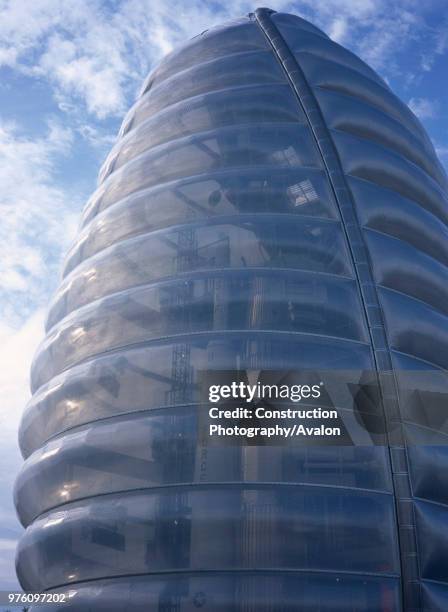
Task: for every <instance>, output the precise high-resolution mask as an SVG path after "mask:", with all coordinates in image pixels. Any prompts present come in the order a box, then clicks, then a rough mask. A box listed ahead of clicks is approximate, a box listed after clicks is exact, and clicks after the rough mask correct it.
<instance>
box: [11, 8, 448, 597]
mask: <svg viewBox="0 0 448 612" xmlns="http://www.w3.org/2000/svg"><path fill="white" fill-rule="evenodd" d="M268 5H269V6H270V7H271V8H274V9H276V10H281V11H285V12H293V13H296V14H298V15H300V16H302V17H305V18H306V19H309V20H311V21H313V22H314V23H315V24H316V25H318V26H319V27H321V28H322V29H324V30H325V31H326V32H327V33H328V34H330V36H331V37H332V38H333V39H335V40H337V41H338V42H340V43H342V44H343V45H345V46H347V47H348V48H350V49H351V50H353V51H354V52H355V53H357V54H358V55H360V56H361V57H362V58H363V59H364V60H365V61H367V62H368V63H369V64H371V65H372V66H373V67H374V68H375V69H376V70H377V71H378V72H379V73H380V74H381V75H382V76H383V77H384V78H385V79H386V80H387V81H388V83H389V84H390V86H391V87H392V89H393V90H394V91H395V92H396V93H397V94H398V95H399V96H400V97H401V98H402V99H403V100H404V101H405V102H407V103H408V104H409V106H410V107H411V108H412V110H413V111H414V112H415V113H416V115H417V116H418V117H420V119H421V121H422V122H423V124H424V125H425V127H426V128H427V130H428V132H429V134H430V136H431V137H432V139H433V142H434V144H435V146H436V149H437V151H438V153H439V156H440V158H441V160H442V162H443V163H444V164H445V166H447V165H448V78H447V73H448V4H447V2H446V0H297V1H295V2H286V1H282V0H278V1H274V0H273V1H272V2H271V3H270V4H268ZM256 6H257V5H256V4H253V3H251V2H246V1H245V0H224V1H223V2H220V1H219V0H208V1H207V0H183V1H182V0H172V1H171V2H169V3H168V2H166V0H122V1H120V0H103V1H100V0H60V1H58V0H33V1H32V2H30V1H29V0H11V1H8V0H7V1H5V0H0V15H1V18H0V202H1V211H2V215H1V224H0V366H1V367H0V397H1V404H0V419H1V428H0V443H1V449H2V450H1V457H0V588H4V589H7V588H13V587H15V586H16V582H15V576H14V567H13V558H14V548H15V544H16V540H17V537H18V536H19V535H20V528H19V526H18V523H17V521H16V519H15V514H14V510H13V505H12V501H11V495H12V482H13V479H14V474H15V473H16V472H17V469H18V467H19V465H20V463H21V460H20V456H19V452H18V450H17V444H16V431H17V426H18V422H19V419H20V414H21V412H22V409H23V406H24V405H25V403H26V401H27V398H28V395H29V393H28V371H29V366H30V360H31V358H32V354H33V352H34V350H35V347H36V345H37V344H38V342H39V341H40V339H41V337H42V334H43V331H42V328H43V318H44V312H45V307H46V305H47V303H48V301H49V298H50V296H51V294H52V292H53V291H54V289H55V286H56V283H57V282H58V274H59V271H60V268H61V260H62V257H63V254H64V252H65V251H66V250H67V248H68V246H69V244H70V242H71V240H72V239H73V237H74V234H75V232H76V227H77V223H78V218H79V215H80V211H81V209H82V207H83V204H84V203H85V201H86V200H87V197H88V195H89V194H90V193H91V192H92V191H93V189H94V187H95V182H96V173H97V171H98V168H99V166H100V164H101V162H102V160H103V159H104V157H105V155H106V153H107V151H108V150H109V148H110V147H111V144H112V143H113V141H114V138H115V134H116V133H117V131H118V128H119V125H120V121H121V119H122V117H123V115H124V113H125V111H126V109H127V108H128V107H129V106H130V105H131V103H132V101H133V99H134V97H135V95H136V92H137V91H138V89H139V87H140V85H141V82H142V80H143V78H144V77H145V75H146V74H147V72H148V71H149V70H150V69H151V67H152V66H153V65H154V64H155V63H156V62H157V60H158V59H159V58H160V57H161V56H162V55H164V54H165V53H167V52H168V51H170V49H172V47H173V46H175V45H176V44H177V43H178V42H180V41H183V40H184V39H186V38H190V37H191V36H193V35H195V34H197V33H199V32H201V31H202V30H204V29H206V28H207V27H208V26H210V25H213V24H215V23H217V22H220V21H223V20H225V19H228V18H231V17H235V16H238V15H241V14H245V13H248V12H250V11H252V10H254V9H255V8H256ZM168 7H169V8H168ZM1 580H3V582H1Z"/></svg>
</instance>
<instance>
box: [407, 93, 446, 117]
mask: <svg viewBox="0 0 448 612" xmlns="http://www.w3.org/2000/svg"><path fill="white" fill-rule="evenodd" d="M408 106H409V108H410V109H411V111H412V112H413V113H414V114H415V115H417V117H418V118H419V119H435V118H436V117H437V113H438V108H439V105H438V103H437V101H435V100H429V99H428V98H411V99H410V100H409V102H408Z"/></svg>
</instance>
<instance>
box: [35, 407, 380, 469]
mask: <svg viewBox="0 0 448 612" xmlns="http://www.w3.org/2000/svg"><path fill="white" fill-rule="evenodd" d="M205 405H206V404H204V403H203V402H200V401H198V402H183V403H181V404H169V405H166V406H161V405H159V406H154V407H153V408H139V409H138V410H131V411H128V412H116V413H114V414H111V415H108V416H103V417H100V418H97V419H93V420H91V421H85V422H83V423H78V424H77V425H73V426H72V427H67V428H65V429H61V430H60V431H57V432H55V433H53V434H52V435H51V436H49V437H48V438H45V439H43V440H42V441H41V442H40V443H39V444H38V445H37V446H36V447H35V448H34V450H32V451H31V452H30V453H28V454H27V455H25V457H24V458H25V461H28V459H29V458H30V457H31V456H32V455H34V453H35V452H36V451H38V450H39V449H40V448H42V446H44V445H45V444H48V443H49V442H55V441H56V440H58V439H59V438H63V437H64V436H66V435H67V434H68V435H71V434H76V433H79V432H82V431H83V430H84V429H88V428H89V427H90V426H95V425H96V424H97V423H99V424H100V426H101V424H102V423H104V422H108V421H120V420H127V421H133V420H138V419H139V418H141V417H142V416H143V417H144V416H145V415H146V416H152V413H153V412H156V413H160V412H162V413H163V412H164V411H174V410H188V409H190V408H195V407H198V406H200V407H203V406H205ZM333 408H334V409H335V410H338V411H340V412H344V413H345V412H347V413H349V414H353V410H352V409H350V408H344V407H341V406H338V405H337V404H336V405H334V406H333ZM359 412H360V414H362V415H370V413H369V412H367V411H365V410H361V411H359ZM36 416H39V415H36ZM155 416H156V418H157V416H158V415H155ZM356 446H362V447H365V446H368V447H372V446H384V445H383V444H373V443H372V444H357V445H356Z"/></svg>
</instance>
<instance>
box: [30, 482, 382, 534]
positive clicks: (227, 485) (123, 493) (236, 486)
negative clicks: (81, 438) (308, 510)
mask: <svg viewBox="0 0 448 612" xmlns="http://www.w3.org/2000/svg"><path fill="white" fill-rule="evenodd" d="M307 487H309V488H311V489H324V490H328V489H330V490H336V491H351V492H354V493H358V492H359V493H360V494H361V497H363V496H364V494H365V493H369V494H371V493H374V494H375V495H378V496H386V497H391V498H392V497H393V493H392V492H391V491H381V490H379V489H365V488H358V487H350V486H344V485H329V484H320V483H308V482H279V481H276V480H274V481H263V482H260V481H247V480H246V481H244V480H236V481H234V480H226V481H219V480H218V481H210V482H209V481H201V482H173V483H168V484H164V485H155V486H149V487H135V488H133V489H118V490H117V491H104V492H102V493H96V494H95V495H84V496H83V497H78V498H77V499H71V500H68V501H66V502H63V503H61V504H58V505H56V506H50V507H49V508H47V509H46V510H43V511H42V512H40V513H39V514H36V515H35V516H34V518H32V519H31V521H30V522H29V523H28V525H32V524H33V523H35V522H36V520H42V519H41V517H43V516H45V515H47V514H49V515H51V514H52V513H53V512H54V511H58V512H59V511H61V512H64V511H67V509H66V506H74V505H76V504H78V503H80V502H83V501H86V500H95V499H100V498H104V497H113V496H114V495H116V496H120V497H121V498H127V497H132V495H134V494H135V495H140V494H142V493H145V492H149V493H150V495H153V494H154V495H157V492H159V491H160V492H164V491H169V490H172V489H180V490H181V491H182V490H185V489H187V490H191V491H201V490H205V491H207V490H209V489H211V490H214V489H216V488H218V489H223V488H224V489H233V490H241V491H244V490H250V491H253V490H258V489H269V490H270V489H273V488H275V490H276V491H278V490H279V489H285V490H287V489H294V488H296V489H298V490H299V489H306V488H307ZM183 492H184V491H183ZM28 525H27V526H28Z"/></svg>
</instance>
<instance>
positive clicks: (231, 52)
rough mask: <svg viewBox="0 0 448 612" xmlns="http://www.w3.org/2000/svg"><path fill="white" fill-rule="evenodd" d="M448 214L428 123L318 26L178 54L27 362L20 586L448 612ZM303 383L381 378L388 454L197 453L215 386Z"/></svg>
mask: <svg viewBox="0 0 448 612" xmlns="http://www.w3.org/2000/svg"><path fill="white" fill-rule="evenodd" d="M447 221H448V205H447V178H446V175H445V173H444V171H443V169H442V167H441V165H440V163H439V162H438V160H437V158H436V155H435V153H434V149H433V147H432V145H431V143H430V141H429V138H428V136H427V135H426V133H425V132H424V130H423V128H422V126H421V125H420V123H419V121H418V120H417V119H416V118H415V116H414V115H413V114H412V113H411V111H410V110H409V108H408V107H407V106H406V105H405V104H403V103H402V102H400V100H398V99H397V97H396V96H395V95H394V94H393V93H392V92H391V90H390V89H389V87H388V86H387V85H386V83H385V82H384V81H383V80H382V79H381V78H380V77H379V76H378V75H377V74H376V73H375V72H374V71H373V70H372V69H371V68H369V67H368V66H367V65H366V64H365V63H364V62H362V61H361V60H360V59H359V58H358V57H356V56H355V55H353V54H352V53H350V52H349V51H347V50H346V49H344V48H343V47H341V46H340V45H338V44H336V43H334V42H332V41H331V40H330V39H329V38H328V37H327V36H326V35H325V34H324V33H323V32H322V31H320V30H319V29H317V28H316V27H314V26H313V25H311V24H310V23H308V22H306V21H304V20H302V19H300V18H298V17H296V16H293V15H286V14H281V13H275V12H273V11H270V10H268V9H258V10H257V11H256V12H255V13H254V14H251V15H249V16H248V17H246V18H242V19H238V20H236V21H233V22H230V23H227V24H224V25H223V26H220V27H215V28H213V29H210V30H208V31H206V32H203V33H202V34H201V35H199V36H196V37H195V38H193V39H192V40H190V41H189V42H187V43H186V44H185V45H183V46H182V47H181V48H179V49H177V50H176V51H174V52H173V53H171V54H170V55H168V56H167V57H166V58H165V59H164V60H163V61H162V62H161V63H160V65H159V66H158V67H157V68H156V69H155V70H154V71H153V72H152V73H151V74H150V76H149V77H148V79H147V81H146V83H145V85H144V87H143V90H142V93H141V95H140V97H139V98H138V100H137V102H136V103H135V105H134V106H133V107H132V109H131V110H130V111H129V113H128V114H127V116H126V118H125V120H124V122H123V125H122V128H121V131H120V135H119V138H118V142H117V144H116V145H115V146H114V148H113V149H112V151H111V153H110V155H109V156H108V158H107V160H106V162H105V164H104V165H103V168H102V170H101V172H100V180H99V186H98V189H97V190H96V192H95V193H94V194H93V196H92V198H91V200H90V201H89V202H88V204H87V206H86V208H85V211H84V215H83V222H82V229H81V230H80V233H79V235H78V238H77V240H76V243H75V244H74V246H73V248H72V249H71V250H70V252H69V254H68V257H67V259H66V264H65V270H64V278H63V280H62V282H61V285H60V287H59V290H58V291H57V293H56V295H55V297H54V300H53V302H52V305H51V308H50V310H49V315H48V321H47V336H46V339H45V341H44V342H43V344H42V345H41V346H40V348H39V350H38V352H37V355H36V357H35V360H34V363H33V367H32V390H33V397H32V399H31V401H30V403H29V405H28V407H27V409H26V411H25V413H24V416H23V420H22V424H21V429H20V445H21V449H22V452H23V455H24V457H25V458H26V461H25V464H24V466H23V469H22V471H21V473H20V475H19V477H18V479H17V485H16V492H15V494H16V502H17V509H18V513H19V516H20V519H21V521H22V523H23V524H24V526H25V527H26V531H25V533H24V535H23V538H22V540H21V542H20V545H19V548H18V553H17V572H18V576H19V579H20V582H21V584H22V586H23V588H24V589H26V590H32V591H39V592H41V591H44V590H50V591H51V590H52V589H55V590H57V591H59V592H61V591H63V592H65V593H66V594H67V595H68V596H69V602H68V603H66V604H63V605H61V610H62V609H64V610H67V609H76V610H83V611H84V610H86V611H87V610H95V611H96V610H108V611H109V610H120V611H124V610H131V609H132V610H145V611H149V610H154V611H156V610H157V611H160V612H187V611H188V612H193V611H194V610H198V609H200V610H204V611H208V612H210V611H213V612H219V611H224V610H226V611H230V610H231V611H238V612H276V611H278V612H291V611H299V610H300V612H316V611H319V612H336V611H337V612H349V611H350V612H378V611H380V610H381V611H384V612H397V611H402V610H406V611H414V610H415V611H423V610H425V611H431V612H442V611H443V612H446V610H447V609H448V586H447V582H448V529H447V528H446V525H447V521H448V510H447V507H448V506H447V504H448V477H447V472H448V446H447V445H446V442H445V440H446V434H447V433H448V427H445V423H444V421H443V420H442V421H441V422H440V423H438V424H437V427H436V426H433V425H434V418H433V416H434V415H433V416H431V415H428V414H427V412H428V411H427V410H426V406H429V405H431V406H432V407H434V406H433V405H434V404H437V402H436V401H430V399H431V398H434V397H436V398H437V397H439V398H440V397H442V394H443V393H446V390H447V388H448V387H447V377H446V369H447V367H448V326H447V313H448V306H447V304H448V282H447V280H448V274H447V264H448V241H447V235H448V230H447ZM308 368H317V369H322V370H330V371H331V370H344V371H350V370H358V369H361V370H366V371H373V372H374V373H375V376H376V377H377V381H378V384H379V389H380V392H381V410H382V411H383V412H382V414H383V417H384V422H385V423H386V425H387V428H386V430H387V444H367V445H351V446H350V445H345V446H338V445H333V446H313V445H311V446H310V445H308V446H306V445H301V444H298V443H297V442H295V441H292V442H291V443H289V444H285V445H243V444H241V445H228V446H221V447H213V446H210V447H209V448H207V447H206V446H204V445H203V444H201V443H200V441H199V439H198V427H197V420H198V410H199V404H200V398H199V397H198V380H199V377H200V374H201V372H203V371H214V370H216V371H228V370H235V371H242V372H244V371H258V372H260V371H270V370H275V371H282V370H284V371H289V370H300V369H308ZM410 378H411V379H412V381H414V383H415V385H416V386H415V388H413V389H412V390H411V391H412V392H411V391H410V388H409V379H410ZM428 398H429V399H428ZM434 410H436V408H434ZM422 415H423V416H422ZM425 419H426V420H425ZM54 609H56V607H55V608H54Z"/></svg>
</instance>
